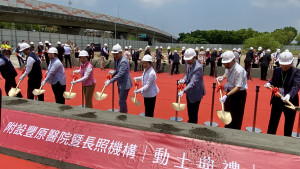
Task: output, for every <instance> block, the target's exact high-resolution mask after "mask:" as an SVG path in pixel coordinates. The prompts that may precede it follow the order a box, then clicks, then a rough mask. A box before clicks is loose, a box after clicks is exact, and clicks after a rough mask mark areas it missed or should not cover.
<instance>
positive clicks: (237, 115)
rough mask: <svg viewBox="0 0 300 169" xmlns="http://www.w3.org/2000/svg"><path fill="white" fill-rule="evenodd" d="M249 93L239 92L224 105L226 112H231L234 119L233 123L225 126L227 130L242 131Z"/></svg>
mask: <svg viewBox="0 0 300 169" xmlns="http://www.w3.org/2000/svg"><path fill="white" fill-rule="evenodd" d="M246 97H247V92H246V90H244V91H238V92H236V93H235V94H233V95H231V96H229V97H228V98H227V100H226V102H225V104H224V107H225V108H224V110H225V111H229V112H230V114H231V117H232V122H231V123H230V124H228V125H225V128H232V129H239V130H240V129H241V128H242V122H243V117H244V111H245V104H246Z"/></svg>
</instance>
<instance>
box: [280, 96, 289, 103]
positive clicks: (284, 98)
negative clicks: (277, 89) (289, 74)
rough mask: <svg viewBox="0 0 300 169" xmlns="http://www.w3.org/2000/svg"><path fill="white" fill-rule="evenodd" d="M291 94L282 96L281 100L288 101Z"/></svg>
mask: <svg viewBox="0 0 300 169" xmlns="http://www.w3.org/2000/svg"><path fill="white" fill-rule="evenodd" d="M290 98H291V96H290V95H289V94H287V95H285V97H282V98H281V100H282V101H283V102H284V103H286V102H287V101H290Z"/></svg>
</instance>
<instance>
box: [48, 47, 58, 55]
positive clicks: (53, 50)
mask: <svg viewBox="0 0 300 169" xmlns="http://www.w3.org/2000/svg"><path fill="white" fill-rule="evenodd" d="M48 53H56V54H58V51H57V49H56V48H55V47H52V48H50V49H49V50H48Z"/></svg>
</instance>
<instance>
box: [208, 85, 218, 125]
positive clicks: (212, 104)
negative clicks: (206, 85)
mask: <svg viewBox="0 0 300 169" xmlns="http://www.w3.org/2000/svg"><path fill="white" fill-rule="evenodd" d="M215 91H216V83H213V94H212V101H211V114H210V121H206V122H204V125H206V126H213V127H218V126H219V124H218V123H216V122H213V120H214V102H215Z"/></svg>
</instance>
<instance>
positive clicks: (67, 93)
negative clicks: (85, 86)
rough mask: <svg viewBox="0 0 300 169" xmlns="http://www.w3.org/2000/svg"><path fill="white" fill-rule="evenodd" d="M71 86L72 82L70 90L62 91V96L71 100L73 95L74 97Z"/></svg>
mask: <svg viewBox="0 0 300 169" xmlns="http://www.w3.org/2000/svg"><path fill="white" fill-rule="evenodd" d="M72 88H73V84H72V85H71V89H70V92H64V94H63V96H64V98H65V99H67V100H71V99H74V97H76V93H72Z"/></svg>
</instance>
